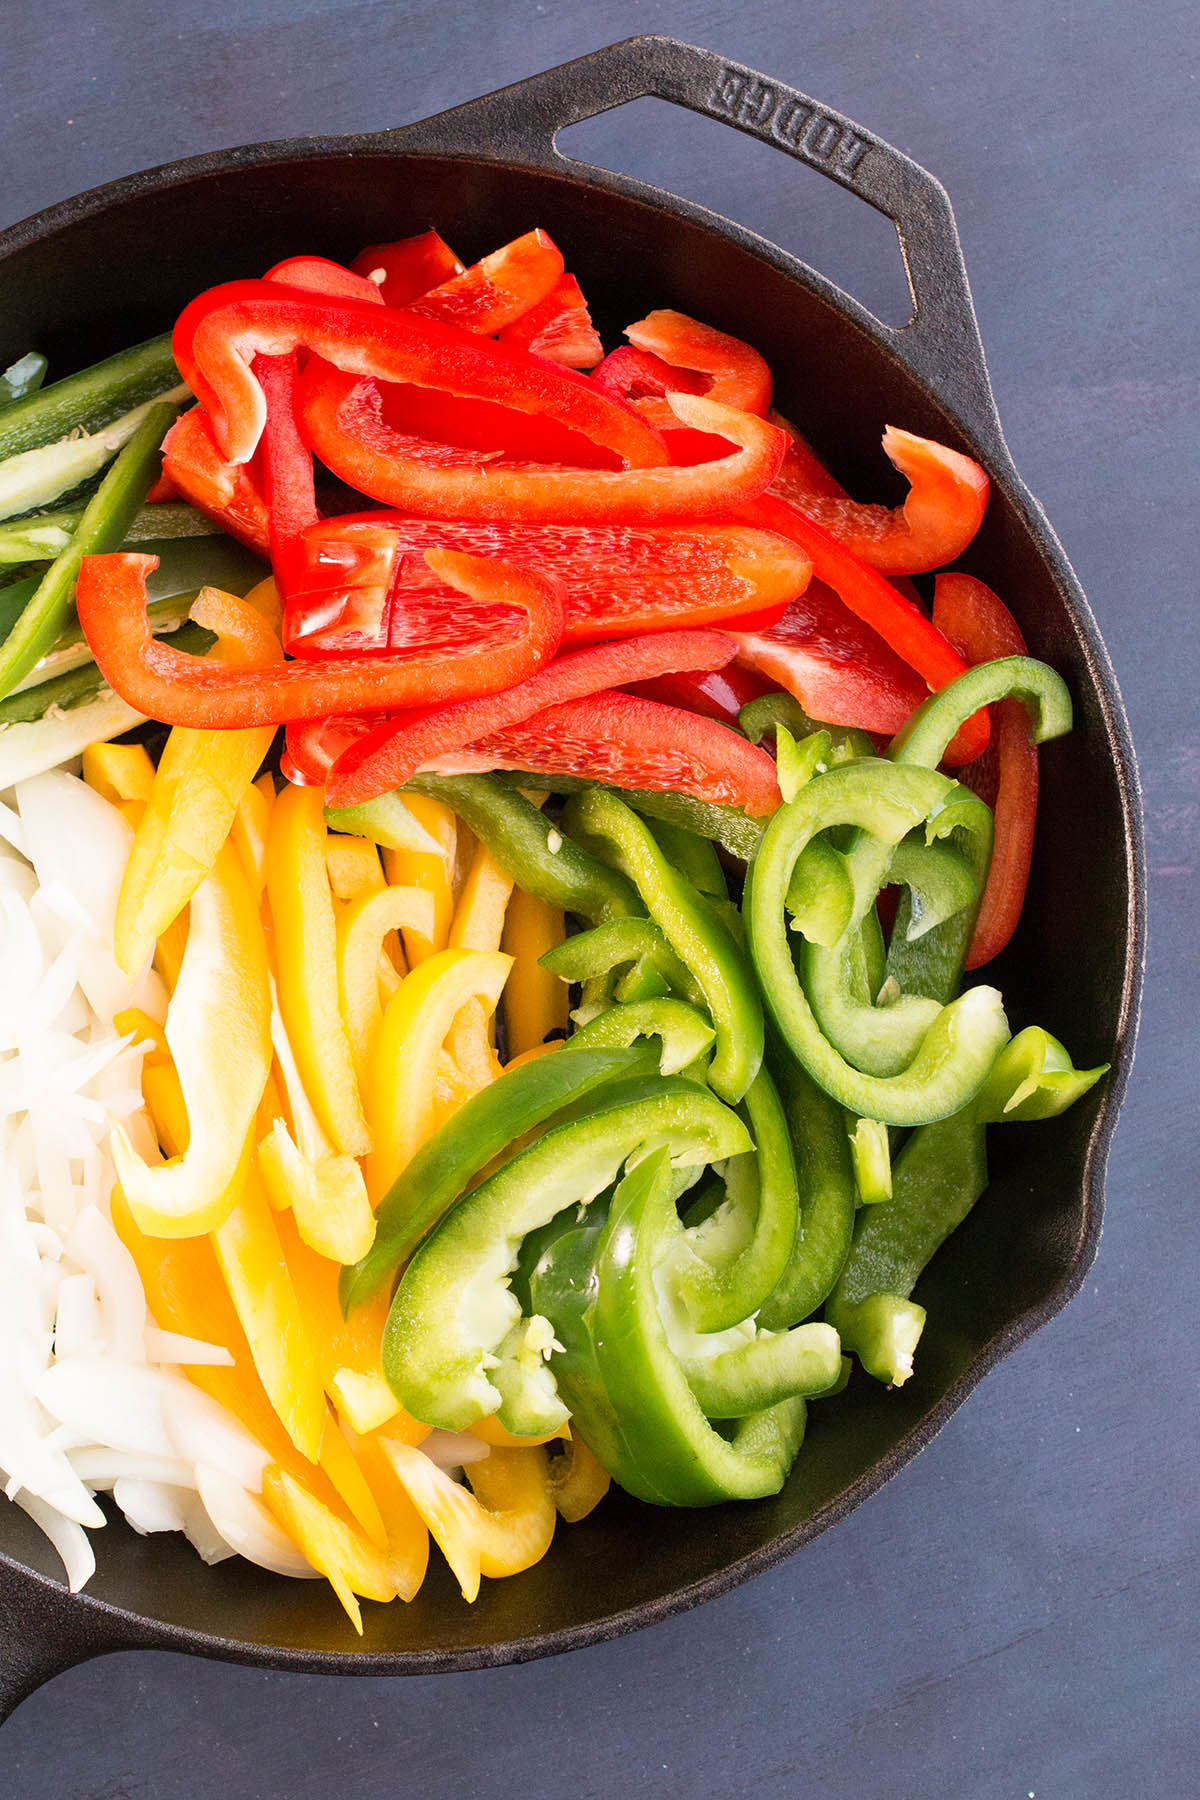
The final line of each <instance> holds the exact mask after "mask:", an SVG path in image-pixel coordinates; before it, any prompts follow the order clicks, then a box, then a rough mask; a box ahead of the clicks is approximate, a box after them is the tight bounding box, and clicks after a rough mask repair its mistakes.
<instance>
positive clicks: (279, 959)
mask: <svg viewBox="0 0 1200 1800" xmlns="http://www.w3.org/2000/svg"><path fill="white" fill-rule="evenodd" d="M322 795H323V790H322V789H321V788H303V787H291V786H288V787H286V788H284V790H283V791H282V793H280V794H279V795H278V796H277V798H276V801H275V808H274V811H273V812H272V814H271V834H270V837H269V838H268V840H267V897H268V900H269V902H270V907H271V922H272V925H273V927H274V932H275V957H276V974H277V980H278V985H279V1006H280V1011H281V1012H282V1015H283V1022H284V1025H285V1026H286V1028H287V1034H288V1037H289V1039H290V1041H291V1045H292V1049H293V1050H294V1051H295V1054H296V1061H297V1063H298V1065H299V1068H300V1074H301V1077H302V1079H303V1082H304V1087H305V1090H306V1092H307V1094H308V1096H309V1099H310V1100H311V1101H312V1104H313V1107H314V1109H315V1111H316V1114H317V1117H318V1118H319V1119H320V1121H321V1124H322V1126H323V1128H324V1130H325V1132H326V1133H327V1135H328V1136H329V1138H330V1139H331V1141H332V1143H333V1147H334V1148H335V1149H336V1150H340V1151H342V1153H343V1154H344V1155H346V1156H361V1155H363V1154H364V1152H365V1151H366V1150H367V1149H368V1148H369V1147H370V1138H369V1135H368V1132H367V1122H366V1120H365V1119H364V1117H363V1111H362V1107H361V1105H360V1104H359V1098H358V1082H357V1079H356V1077H355V1073H354V1062H353V1058H352V1057H351V1054H350V1040H349V1038H348V1036H347V1034H346V1028H345V1026H344V1025H343V1023H342V1017H341V1013H340V1012H339V1010H338V1008H337V1005H336V1004H335V1002H334V996H335V995H336V993H337V927H336V924H335V921H334V913H333V896H332V894H331V893H330V890H329V876H328V875H327V873H326V869H325V817H324V811H323V807H322Z"/></svg>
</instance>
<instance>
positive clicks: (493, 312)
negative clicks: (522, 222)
mask: <svg viewBox="0 0 1200 1800" xmlns="http://www.w3.org/2000/svg"><path fill="white" fill-rule="evenodd" d="M562 272H563V258H562V251H561V250H560V249H559V248H558V245H557V244H556V243H555V242H554V240H553V238H551V237H548V236H547V234H546V233H545V232H544V231H541V230H537V231H527V232H526V233H525V235H524V237H519V238H514V239H513V241H512V243H511V244H503V245H501V247H500V249H499V250H493V251H492V253H491V255H490V256H484V257H481V259H480V260H479V262H477V263H472V264H471V267H470V268H469V269H464V270H463V272H462V273H461V275H452V276H451V277H450V280H449V281H443V282H442V284H441V285H440V287H435V288H431V289H430V291H429V292H428V293H426V294H423V295H422V296H421V298H420V299H419V300H412V301H410V302H409V305H408V311H409V312H413V313H419V314H420V315H421V316H422V317H423V318H426V319H444V320H445V321H446V323H447V324H448V325H459V326H461V327H462V329H463V330H464V331H474V332H478V333H479V335H480V336H481V337H490V336H491V334H492V333H493V332H496V331H502V330H503V329H504V327H505V326H506V325H511V324H513V322H514V321H515V320H517V319H519V318H520V317H521V315H522V313H527V312H528V311H529V309H530V307H531V306H536V305H537V304H538V302H539V300H544V299H545V298H546V295H547V294H548V293H549V292H550V290H551V288H552V287H553V286H554V284H555V282H556V281H557V280H558V278H559V276H560V275H561V274H562Z"/></svg>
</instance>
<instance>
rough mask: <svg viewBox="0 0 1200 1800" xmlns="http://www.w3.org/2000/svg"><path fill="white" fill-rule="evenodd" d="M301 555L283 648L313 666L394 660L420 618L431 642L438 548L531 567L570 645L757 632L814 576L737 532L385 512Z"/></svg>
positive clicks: (785, 551) (736, 528)
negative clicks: (667, 633) (721, 628)
mask: <svg viewBox="0 0 1200 1800" xmlns="http://www.w3.org/2000/svg"><path fill="white" fill-rule="evenodd" d="M304 547H305V554H306V558H307V567H306V569H305V570H304V571H303V572H302V573H301V574H300V575H299V576H298V578H297V581H296V584H295V587H294V589H293V590H290V591H289V594H288V603H287V609H286V613H285V619H284V643H285V646H286V648H287V649H288V650H289V651H297V652H301V653H302V654H304V655H306V656H317V655H327V654H337V653H338V652H339V651H341V652H343V653H344V652H345V651H346V650H348V649H351V648H353V649H355V650H358V651H363V650H376V649H378V650H382V649H385V648H388V647H389V646H390V647H391V648H396V647H398V646H397V641H396V639H397V633H398V631H399V630H404V629H406V628H408V626H409V625H410V622H411V617H412V613H413V611H414V609H416V610H417V611H418V612H419V614H420V615H422V625H421V630H422V634H424V632H425V631H426V630H429V631H432V630H433V628H434V627H433V618H432V615H434V614H435V613H436V610H437V608H438V607H439V605H444V598H443V597H444V596H446V590H445V588H444V586H441V585H439V584H438V582H437V579H436V577H435V576H434V575H433V573H432V571H431V570H430V568H429V565H428V564H427V563H426V561H425V558H424V552H425V551H426V550H429V549H436V548H438V547H442V548H445V549H449V550H464V551H467V552H468V553H469V554H471V555H473V556H488V557H495V558H497V559H499V560H500V561H502V562H516V563H527V564H529V565H531V566H532V567H534V568H536V569H538V570H540V571H541V573H542V574H544V575H546V576H547V577H548V578H549V579H550V580H552V581H554V582H556V583H557V584H558V586H559V588H560V590H561V592H562V599H563V641H564V643H578V642H584V641H586V640H587V639H589V638H608V637H613V636H617V635H621V636H624V635H626V634H628V633H630V632H635V631H663V630H668V629H674V628H677V627H680V626H689V627H690V626H701V625H716V624H725V623H726V622H729V623H730V625H731V626H732V624H733V622H734V621H736V624H737V628H738V629H739V630H749V629H751V628H754V629H758V628H759V627H760V626H765V625H769V624H772V623H774V621H775V620H776V619H778V618H779V617H780V616H781V615H782V613H783V609H784V607H785V606H786V605H787V604H788V602H789V601H790V600H792V599H793V598H794V597H795V596H796V595H797V594H798V593H800V592H802V591H803V588H804V586H805V584H806V582H807V580H808V575H809V565H808V563H807V562H806V561H805V560H804V558H803V557H802V556H801V555H800V553H799V552H798V551H797V549H796V547H795V545H794V544H792V543H790V542H788V541H787V540H786V539H784V538H781V537H778V536H775V535H773V534H771V533H767V532H759V531H750V530H747V528H746V527H745V526H741V525H709V524H702V525H694V526H652V525H512V524H506V523H501V522H490V523H486V522H472V521H469V520H443V519H400V518H397V517H395V515H392V514H388V513H382V512H381V513H366V514H364V515H361V516H359V517H355V518H341V519H327V520H325V521H324V522H323V523H322V524H320V525H317V526H315V527H314V528H313V529H312V530H311V531H309V532H308V533H307V534H306V536H305V540H304ZM424 615H430V622H429V624H428V625H426V623H425V619H424Z"/></svg>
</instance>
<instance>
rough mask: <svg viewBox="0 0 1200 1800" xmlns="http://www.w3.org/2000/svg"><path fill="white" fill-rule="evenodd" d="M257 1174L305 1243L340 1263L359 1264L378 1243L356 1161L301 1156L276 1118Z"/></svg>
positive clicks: (263, 1145) (262, 1145)
mask: <svg viewBox="0 0 1200 1800" xmlns="http://www.w3.org/2000/svg"><path fill="white" fill-rule="evenodd" d="M258 1170H259V1174H260V1175H261V1177H262V1180H263V1182H264V1184H265V1186H266V1190H267V1194H268V1196H269V1198H270V1202H271V1205H272V1206H273V1207H274V1208H275V1210H276V1211H277V1212H282V1211H284V1210H286V1209H287V1208H288V1207H290V1208H291V1210H292V1214H293V1217H294V1218H295V1221H296V1229H297V1230H298V1231H299V1233H300V1235H301V1237H302V1238H303V1239H304V1241H305V1243H307V1244H310V1245H311V1246H312V1248H313V1249H314V1250H316V1251H317V1252H318V1253H319V1255H321V1256H327V1257H331V1258H332V1259H333V1261H334V1262H336V1263H351V1262H357V1261H358V1260H359V1258H360V1257H363V1256H365V1255H366V1254H367V1251H368V1250H369V1249H370V1248H371V1244H372V1241H373V1239H374V1237H375V1218H374V1214H373V1213H372V1211H371V1207H370V1203H369V1201H368V1200H367V1189H366V1185H365V1183H364V1181H363V1177H362V1170H361V1169H360V1168H359V1166H358V1164H357V1163H356V1162H355V1160H354V1158H353V1157H352V1156H322V1157H319V1158H316V1159H310V1158H309V1157H306V1156H302V1155H301V1153H300V1151H299V1150H298V1149H297V1148H296V1145H295V1143H294V1142H293V1139H292V1136H291V1133H290V1132H289V1131H288V1128H287V1125H286V1124H285V1122H284V1121H283V1119H281V1118H277V1119H276V1120H275V1122H274V1124H273V1125H272V1127H271V1129H270V1131H269V1132H268V1133H267V1135H266V1136H265V1137H264V1138H263V1139H262V1140H261V1142H260V1143H259V1146H258Z"/></svg>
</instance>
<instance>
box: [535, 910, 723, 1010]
mask: <svg viewBox="0 0 1200 1800" xmlns="http://www.w3.org/2000/svg"><path fill="white" fill-rule="evenodd" d="M642 958H645V959H646V960H647V961H648V962H650V963H652V964H653V966H654V967H655V968H656V969H657V970H658V972H659V974H660V975H661V976H662V977H663V979H664V981H666V982H667V983H668V985H669V986H670V987H672V988H674V989H675V991H676V993H679V994H682V995H684V997H685V998H687V999H689V1000H701V999H702V997H703V996H702V994H701V991H700V988H699V986H698V984H697V983H696V981H695V980H694V979H693V977H692V975H691V973H690V971H689V970H688V969H687V968H686V966H685V965H684V964H683V963H682V962H681V961H680V959H679V957H678V956H676V954H675V952H674V950H672V948H671V946H670V944H668V942H667V940H666V938H665V937H664V936H663V933H662V931H661V930H660V929H659V927H658V926H657V925H656V924H655V923H654V921H653V920H652V919H646V918H634V917H628V918H624V919H609V920H608V921H607V922H606V923H605V924H603V925H595V926H593V927H592V929H591V931H580V932H577V933H576V935H575V936H574V937H569V938H564V940H563V942H562V943H561V944H555V946H554V948H553V949H552V950H547V952H546V954H545V955H544V956H543V957H542V958H541V964H542V967H543V969H549V971H550V973H551V974H552V975H557V976H558V977H559V978H560V980H562V981H595V980H597V979H599V978H600V977H601V976H604V975H607V974H608V973H609V972H610V971H611V970H613V969H620V968H624V967H626V966H627V965H628V964H630V963H637V962H638V961H639V960H641V959H642Z"/></svg>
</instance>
